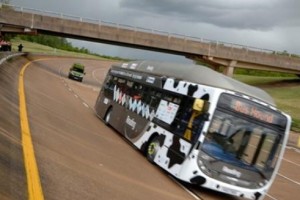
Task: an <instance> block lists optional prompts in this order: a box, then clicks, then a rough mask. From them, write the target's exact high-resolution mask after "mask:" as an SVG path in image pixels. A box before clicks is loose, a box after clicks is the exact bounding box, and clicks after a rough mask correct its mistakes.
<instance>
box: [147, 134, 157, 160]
mask: <svg viewBox="0 0 300 200" xmlns="http://www.w3.org/2000/svg"><path fill="white" fill-rule="evenodd" d="M158 138H159V137H158V136H156V137H154V138H153V139H152V140H151V141H150V142H149V144H148V146H147V149H146V157H147V160H149V161H150V162H151V163H154V159H155V156H156V154H157V152H158V150H159V149H160V143H159V139H158Z"/></svg>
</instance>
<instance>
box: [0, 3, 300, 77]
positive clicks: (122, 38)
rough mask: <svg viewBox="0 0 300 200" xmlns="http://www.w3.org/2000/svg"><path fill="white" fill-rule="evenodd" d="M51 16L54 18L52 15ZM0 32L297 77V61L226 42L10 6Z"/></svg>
mask: <svg viewBox="0 0 300 200" xmlns="http://www.w3.org/2000/svg"><path fill="white" fill-rule="evenodd" d="M53 15H54V16H53ZM0 32H2V33H6V32H17V33H31V34H39V33H42V34H49V35H57V36H61V37H67V38H74V39H80V40H87V41H93V42H100V43H106V44H113V45H120V46H126V47H132V48H139V49H145V50H152V51H157V52H164V53H170V54H176V55H182V56H185V57H187V58H190V59H193V60H200V61H202V62H205V63H207V64H209V65H211V66H212V67H213V68H219V67H220V66H224V73H225V74H227V75H229V76H231V75H232V74H233V72H234V68H235V67H239V68H247V69H259V70H268V71H278V72H287V73H293V74H297V75H299V74H300V58H299V57H294V56H287V55H278V54H276V52H272V51H264V50H259V49H253V48H251V49H250V48H247V47H243V46H238V45H228V44H225V43H221V44H220V43H217V42H211V41H210V42H207V41H203V40H200V39H197V38H191V37H186V36H183V35H171V34H168V33H166V32H162V31H153V30H146V29H141V28H136V27H130V26H124V25H122V26H120V25H118V24H113V23H111V24H108V23H105V24H104V23H102V22H101V21H96V20H91V19H88V20H85V19H82V18H77V17H74V16H66V15H62V14H57V13H45V12H42V11H40V12H37V11H36V10H31V12H28V11H27V12H25V11H24V10H23V9H22V8H21V9H20V10H17V9H16V8H11V7H9V6H7V5H6V6H3V5H2V7H1V8H0Z"/></svg>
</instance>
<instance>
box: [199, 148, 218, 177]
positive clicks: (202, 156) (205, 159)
mask: <svg viewBox="0 0 300 200" xmlns="http://www.w3.org/2000/svg"><path fill="white" fill-rule="evenodd" d="M214 160H215V159H214V158H213V157H211V156H209V155H208V154H206V153H204V152H203V151H200V152H199V156H198V165H199V168H200V169H201V171H202V172H204V173H205V174H207V175H209V176H211V175H212V173H211V171H210V170H209V168H208V167H207V163H210V162H213V161H214Z"/></svg>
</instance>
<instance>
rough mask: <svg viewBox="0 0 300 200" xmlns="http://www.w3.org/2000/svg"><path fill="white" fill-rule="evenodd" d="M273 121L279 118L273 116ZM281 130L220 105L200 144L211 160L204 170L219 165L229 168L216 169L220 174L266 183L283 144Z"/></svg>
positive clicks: (272, 124) (278, 127)
mask: <svg viewBox="0 0 300 200" xmlns="http://www.w3.org/2000/svg"><path fill="white" fill-rule="evenodd" d="M245 105H246V104H245ZM252 106H253V105H252ZM229 107H230V106H229ZM273 114H274V113H273ZM278 115H280V114H278ZM276 117H277V118H280V117H282V116H276V115H275V114H274V119H275V118H276ZM276 121H277V120H276ZM283 121H284V119H283ZM280 127H281V126H276V124H275V123H267V122H262V121H261V120H257V119H255V118H253V117H251V116H247V115H245V112H244V113H239V112H235V111H234V110H233V109H223V108H220V105H219V108H217V110H216V111H215V113H214V116H213V119H212V121H211V125H210V127H209V130H208V132H207V134H206V138H205V140H204V143H203V144H202V152H203V153H204V154H205V155H207V157H209V158H210V162H209V163H206V164H207V165H209V166H207V168H211V169H213V168H214V165H213V163H217V162H219V163H221V162H222V163H226V164H228V165H227V166H229V167H225V168H224V167H223V168H220V166H219V167H217V168H218V170H217V169H215V170H216V171H219V173H224V174H226V175H229V176H230V175H232V176H233V177H235V178H240V179H243V178H244V180H248V181H249V180H250V179H252V181H255V180H254V179H253V174H256V176H257V177H259V178H258V179H260V180H269V179H270V178H271V175H272V173H273V170H274V168H275V166H276V162H277V159H278V155H279V152H280V148H281V144H282V140H283V133H284V130H282V129H281V128H280ZM219 165H220V164H219Z"/></svg>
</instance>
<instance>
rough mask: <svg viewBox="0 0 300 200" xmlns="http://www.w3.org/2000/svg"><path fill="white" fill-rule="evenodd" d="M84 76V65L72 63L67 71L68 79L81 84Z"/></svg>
mask: <svg viewBox="0 0 300 200" xmlns="http://www.w3.org/2000/svg"><path fill="white" fill-rule="evenodd" d="M84 75H85V72H84V65H82V64H80V63H74V64H73V65H72V67H71V68H70V71H69V76H68V77H69V79H73V80H77V81H79V82H82V79H83V76H84Z"/></svg>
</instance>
